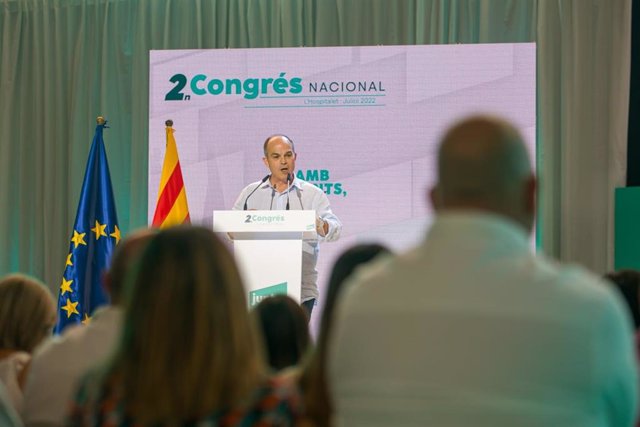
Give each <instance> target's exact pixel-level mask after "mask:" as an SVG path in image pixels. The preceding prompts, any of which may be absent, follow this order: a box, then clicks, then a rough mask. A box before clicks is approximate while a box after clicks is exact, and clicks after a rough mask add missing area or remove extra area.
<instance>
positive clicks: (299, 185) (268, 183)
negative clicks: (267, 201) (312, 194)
mask: <svg viewBox="0 0 640 427" xmlns="http://www.w3.org/2000/svg"><path fill="white" fill-rule="evenodd" d="M260 188H273V186H272V185H271V180H269V179H267V180H266V181H265V182H263V183H262V184H261V185H260ZM293 188H297V189H298V190H302V181H301V180H300V179H298V178H296V177H295V175H294V177H293V182H292V183H291V189H293Z"/></svg>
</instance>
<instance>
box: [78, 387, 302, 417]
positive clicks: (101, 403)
mask: <svg viewBox="0 0 640 427" xmlns="http://www.w3.org/2000/svg"><path fill="white" fill-rule="evenodd" d="M96 377H97V376H96V375H90V376H88V377H86V378H85V379H84V380H83V381H82V382H81V384H80V388H79V390H78V393H77V394H76V398H75V400H74V402H72V405H71V408H70V413H69V416H68V419H67V423H66V425H67V426H68V427H76V426H77V427H79V426H83V427H125V426H126V427H142V424H139V423H137V422H136V420H135V419H132V418H131V417H130V416H128V415H127V414H126V412H125V407H126V405H125V402H124V401H123V400H122V396H121V394H120V393H118V392H114V390H115V389H116V388H115V387H108V386H106V387H105V386H104V385H101V384H98V383H97V381H96ZM301 405H302V402H301V399H300V395H299V392H298V391H297V388H296V387H295V385H293V384H292V383H291V382H290V381H288V380H286V379H282V378H279V377H273V378H270V379H269V380H267V381H266V382H265V384H264V385H263V386H261V387H260V388H259V389H258V390H256V392H255V393H254V395H253V397H252V399H251V400H250V403H248V404H247V405H243V406H242V407H238V408H234V409H229V410H223V411H217V412H215V413H212V414H211V415H209V416H207V417H204V418H202V419H199V420H185V421H184V422H182V423H181V424H176V423H171V424H169V423H167V424H164V423H161V424H154V425H153V427H165V426H169V425H170V426H171V427H177V426H179V425H181V426H189V427H201V426H202V427H204V426H207V427H209V426H211V427H213V426H220V427H231V426H234V427H235V426H241V427H249V426H257V427H271V426H278V427H280V426H282V427H287V426H295V425H298V424H299V421H300V420H301V419H302V415H301V412H302V409H301Z"/></svg>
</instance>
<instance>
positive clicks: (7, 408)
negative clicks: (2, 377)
mask: <svg viewBox="0 0 640 427" xmlns="http://www.w3.org/2000/svg"><path fill="white" fill-rule="evenodd" d="M0 426H2V427H21V426H22V422H21V421H20V418H19V417H18V414H17V413H16V411H15V409H14V408H13V405H12V403H11V400H10V398H9V395H8V394H7V391H6V389H5V386H4V384H3V382H2V381H0Z"/></svg>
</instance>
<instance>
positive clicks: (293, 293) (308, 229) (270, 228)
mask: <svg viewBox="0 0 640 427" xmlns="http://www.w3.org/2000/svg"><path fill="white" fill-rule="evenodd" d="M213 230H214V231H216V232H219V233H226V234H227V235H228V236H229V237H231V239H232V240H233V251H234V256H235V259H236V262H237V264H238V268H239V270H240V274H241V275H242V278H243V281H244V283H245V287H246V290H247V295H248V301H249V306H250V307H252V306H254V305H255V304H257V303H259V302H260V300H262V299H263V298H265V297H267V296H270V295H275V294H287V295H289V296H290V297H292V298H293V299H294V300H296V301H297V302H300V284H301V277H302V240H303V239H304V240H315V239H317V238H318V235H317V233H316V213H315V211H312V210H310V211H302V210H295V211H292V210H289V211H214V212H213Z"/></svg>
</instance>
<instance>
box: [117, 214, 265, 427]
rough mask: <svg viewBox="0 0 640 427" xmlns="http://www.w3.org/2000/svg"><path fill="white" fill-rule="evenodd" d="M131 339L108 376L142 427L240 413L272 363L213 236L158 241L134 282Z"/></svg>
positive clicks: (202, 233) (181, 235)
mask: <svg viewBox="0 0 640 427" xmlns="http://www.w3.org/2000/svg"><path fill="white" fill-rule="evenodd" d="M126 286H127V289H126V290H125V291H126V292H128V293H127V295H126V297H125V298H126V302H125V306H126V311H127V314H126V315H125V324H124V333H123V338H122V342H121V346H120V349H119V351H118V353H117V354H116V357H115V359H114V361H113V364H112V367H111V369H110V370H109V371H108V373H107V375H109V374H111V377H112V378H118V379H120V380H121V383H122V385H123V390H124V396H123V398H124V400H125V404H126V405H127V407H128V408H129V409H130V413H131V415H132V416H133V417H134V418H135V419H136V421H138V422H140V423H143V424H144V423H154V422H171V421H177V420H185V419H194V418H197V417H202V416H205V415H207V414H211V413H213V412H215V411H216V410H218V409H223V408H228V407H234V406H238V405H239V404H241V403H243V402H244V401H245V400H246V399H248V398H249V397H250V396H251V393H252V392H253V391H254V390H255V388H256V387H257V386H258V385H259V383H260V382H261V381H262V380H263V374H262V373H263V372H264V362H263V358H262V357H261V356H262V354H261V352H260V349H259V347H258V345H257V342H258V340H257V337H256V336H255V333H256V332H255V328H254V327H252V325H251V320H250V318H249V315H248V311H247V303H246V299H245V295H244V288H243V286H242V282H241V280H240V275H239V273H238V270H237V268H236V265H235V262H234V260H233V258H232V256H231V254H230V253H229V251H228V250H227V248H226V247H225V246H224V245H223V243H222V242H221V241H220V240H218V238H217V237H216V236H215V235H214V234H213V232H212V231H210V230H208V229H205V228H201V227H174V228H171V229H168V230H165V231H162V232H160V233H159V234H158V235H157V236H155V237H154V238H153V240H151V242H150V243H149V245H148V247H147V248H146V250H145V252H144V253H143V255H142V258H141V259H140V263H139V265H138V270H137V272H136V273H135V275H134V277H133V278H132V280H130V281H128V282H127V284H126Z"/></svg>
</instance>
